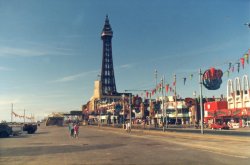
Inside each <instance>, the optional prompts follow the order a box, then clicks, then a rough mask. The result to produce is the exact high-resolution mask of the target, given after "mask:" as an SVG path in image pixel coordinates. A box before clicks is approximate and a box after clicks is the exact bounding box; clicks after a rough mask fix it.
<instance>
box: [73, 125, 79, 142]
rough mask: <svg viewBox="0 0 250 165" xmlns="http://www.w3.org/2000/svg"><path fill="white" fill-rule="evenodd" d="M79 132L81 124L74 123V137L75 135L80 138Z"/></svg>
mask: <svg viewBox="0 0 250 165" xmlns="http://www.w3.org/2000/svg"><path fill="white" fill-rule="evenodd" d="M78 134H79V126H78V124H77V123H76V124H75V125H74V137H75V138H78Z"/></svg>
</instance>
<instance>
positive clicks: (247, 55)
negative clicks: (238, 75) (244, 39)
mask: <svg viewBox="0 0 250 165" xmlns="http://www.w3.org/2000/svg"><path fill="white" fill-rule="evenodd" d="M244 58H245V61H246V62H247V63H248V64H249V54H245V55H244Z"/></svg>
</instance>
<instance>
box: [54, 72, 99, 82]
mask: <svg viewBox="0 0 250 165" xmlns="http://www.w3.org/2000/svg"><path fill="white" fill-rule="evenodd" d="M98 72H99V71H98V70H92V71H87V72H82V73H78V74H74V75H69V76H65V77H62V78H59V79H57V80H53V81H50V82H49V83H57V82H69V81H74V80H76V79H79V78H82V77H84V76H87V75H89V74H97V73H98Z"/></svg>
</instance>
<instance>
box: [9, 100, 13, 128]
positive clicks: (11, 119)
mask: <svg viewBox="0 0 250 165" xmlns="http://www.w3.org/2000/svg"><path fill="white" fill-rule="evenodd" d="M10 121H11V123H12V122H13V103H11V114H10Z"/></svg>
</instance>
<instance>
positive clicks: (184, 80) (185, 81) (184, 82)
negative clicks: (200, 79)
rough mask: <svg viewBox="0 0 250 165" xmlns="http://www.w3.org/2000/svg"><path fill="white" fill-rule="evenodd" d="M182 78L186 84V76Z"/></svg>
mask: <svg viewBox="0 0 250 165" xmlns="http://www.w3.org/2000/svg"><path fill="white" fill-rule="evenodd" d="M183 80H184V85H185V84H186V80H187V78H186V77H184V78H183Z"/></svg>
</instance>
